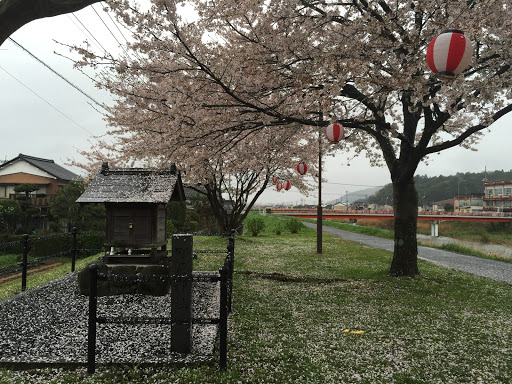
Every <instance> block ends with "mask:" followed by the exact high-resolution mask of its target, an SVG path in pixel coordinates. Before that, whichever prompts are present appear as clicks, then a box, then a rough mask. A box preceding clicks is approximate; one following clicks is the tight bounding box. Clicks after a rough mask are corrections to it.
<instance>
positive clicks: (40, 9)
mask: <svg viewBox="0 0 512 384" xmlns="http://www.w3.org/2000/svg"><path fill="white" fill-rule="evenodd" d="M99 1H101V0H0V45H2V43H3V42H4V41H5V40H7V38H8V37H9V36H10V35H11V34H13V33H14V32H15V31H17V30H18V29H19V28H21V27H22V26H24V25H25V24H27V23H29V22H31V21H34V20H37V19H42V18H44V17H51V16H57V15H62V14H65V13H71V12H75V11H78V10H80V9H82V8H84V7H86V6H88V5H91V4H94V3H97V2H99Z"/></svg>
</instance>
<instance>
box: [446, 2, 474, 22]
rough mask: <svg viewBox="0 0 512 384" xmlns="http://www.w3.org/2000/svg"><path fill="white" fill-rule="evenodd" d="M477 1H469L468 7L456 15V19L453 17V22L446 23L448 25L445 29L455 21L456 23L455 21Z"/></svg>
mask: <svg viewBox="0 0 512 384" xmlns="http://www.w3.org/2000/svg"><path fill="white" fill-rule="evenodd" d="M475 1H476V0H470V1H468V3H467V5H466V8H464V9H463V10H462V11H460V13H459V14H458V15H457V16H456V17H455V19H453V20H452V21H451V22H449V23H448V24H446V26H445V27H444V29H447V28H448V27H450V26H451V25H452V24H453V23H455V22H456V21H457V20H458V19H459V17H461V16H462V14H463V13H464V12H466V11H467V10H468V9H469V8H471V7H472V6H473V5H474V3H475Z"/></svg>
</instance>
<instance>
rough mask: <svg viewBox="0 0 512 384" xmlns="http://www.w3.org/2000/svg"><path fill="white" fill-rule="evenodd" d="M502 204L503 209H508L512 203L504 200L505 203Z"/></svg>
mask: <svg viewBox="0 0 512 384" xmlns="http://www.w3.org/2000/svg"><path fill="white" fill-rule="evenodd" d="M503 203H504V206H505V207H510V206H512V201H510V200H506V201H504V202H503Z"/></svg>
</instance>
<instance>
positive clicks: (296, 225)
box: [286, 217, 304, 233]
mask: <svg viewBox="0 0 512 384" xmlns="http://www.w3.org/2000/svg"><path fill="white" fill-rule="evenodd" d="M303 227H304V224H302V222H301V221H300V220H299V219H297V218H295V217H294V218H292V219H290V220H288V221H287V222H286V228H288V229H289V230H290V232H291V233H297V232H299V231H300V229H301V228H303Z"/></svg>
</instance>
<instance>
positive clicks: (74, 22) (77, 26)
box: [66, 14, 102, 50]
mask: <svg viewBox="0 0 512 384" xmlns="http://www.w3.org/2000/svg"><path fill="white" fill-rule="evenodd" d="M66 16H67V17H68V19H69V20H70V21H71V22H72V23H73V24H74V25H75V27H76V29H78V30H79V31H80V32H82V33H83V34H84V36H85V38H86V39H88V38H89V36H87V33H85V32H84V30H83V29H82V28H81V27H80V26H79V25H78V24H77V23H76V21H75V20H73V19H72V18H71V16H70V15H69V14H66ZM93 43H94V44H95V45H96V47H97V48H99V49H100V50H101V49H102V48H101V47H100V46H99V45H98V43H96V42H95V41H93Z"/></svg>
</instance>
